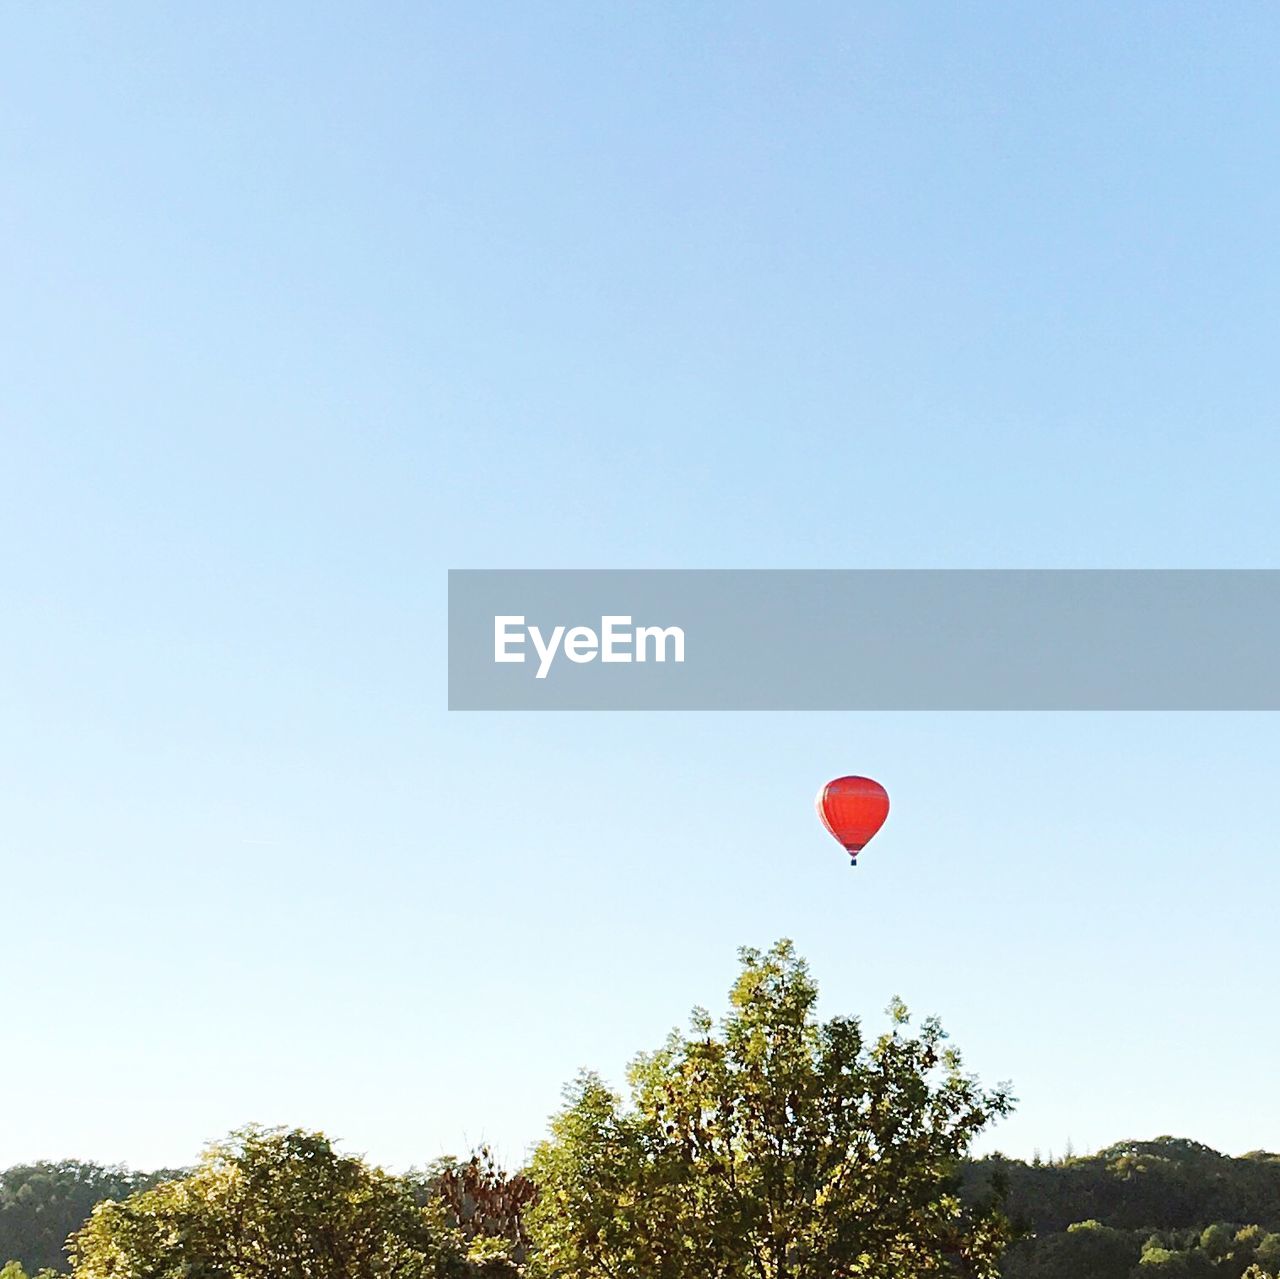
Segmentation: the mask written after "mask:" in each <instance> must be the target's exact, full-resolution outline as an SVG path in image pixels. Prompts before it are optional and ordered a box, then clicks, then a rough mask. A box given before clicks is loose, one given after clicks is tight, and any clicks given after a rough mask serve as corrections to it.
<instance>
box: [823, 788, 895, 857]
mask: <svg viewBox="0 0 1280 1279" xmlns="http://www.w3.org/2000/svg"><path fill="white" fill-rule="evenodd" d="M818 816H819V817H821V818H822V824H823V825H824V826H825V827H826V828H827V829H828V830H829V831H830V832H831V833H832V835H834V836H835V837H836V839H837V840H839V841H840V843H841V844H842V845H843V846H844V848H845V850H846V851H847V852H848V854H849V857H850V858H851V861H850V863H849V864H850V865H851V866H856V865H857V864H858V854H859V853H860V852H861V851H862V850H863V848H865V847H866V845H867V842H868V841H869V840H870V839H871V837H872V836H873V835H874V834H875V833H876V831H878V830H879V829H880V827H881V826H883V825H884V819H885V818H886V817H888V816H889V792H888V791H886V790H885V788H884V787H883V786H881V785H880V783H879V782H873V781H872V780H871V778H869V777H837V778H836V779H835V781H833V782H828V783H827V784H826V785H825V786H824V787H823V788H822V789H821V790H820V791H819V792H818Z"/></svg>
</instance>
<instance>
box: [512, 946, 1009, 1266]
mask: <svg viewBox="0 0 1280 1279" xmlns="http://www.w3.org/2000/svg"><path fill="white" fill-rule="evenodd" d="M741 960H742V972H741V975H740V976H739V978H738V980H737V982H736V984H735V985H734V987H733V989H732V991H731V995H730V999H731V1010H730V1012H729V1014H728V1016H727V1017H726V1018H725V1020H724V1021H723V1022H722V1024H721V1025H720V1027H719V1028H718V1029H717V1028H716V1027H715V1026H714V1025H713V1023H712V1020H711V1018H710V1017H709V1016H708V1014H707V1013H705V1012H703V1011H701V1010H698V1011H695V1013H694V1015H693V1019H692V1024H691V1030H690V1033H689V1034H688V1035H687V1036H682V1035H680V1034H678V1033H673V1034H672V1036H671V1037H670V1039H669V1040H668V1042H667V1044H666V1046H665V1047H664V1048H662V1049H660V1050H659V1051H657V1052H655V1053H651V1054H648V1055H644V1056H641V1057H639V1058H638V1059H637V1060H636V1062H635V1063H634V1065H633V1067H632V1069H631V1072H630V1089H631V1104H630V1105H629V1106H624V1105H623V1104H622V1102H621V1101H620V1099H619V1098H618V1097H616V1096H615V1095H614V1094H613V1093H612V1092H610V1090H609V1089H608V1088H607V1087H606V1086H605V1085H604V1084H603V1083H602V1082H601V1081H600V1079H599V1078H598V1077H596V1076H595V1075H592V1074H584V1075H583V1076H581V1077H580V1078H579V1080H578V1081H577V1083H576V1084H575V1085H574V1086H573V1087H572V1088H571V1089H570V1091H569V1093H568V1096H567V1103H568V1104H567V1105H566V1107H565V1109H564V1110H563V1111H562V1112H561V1113H560V1114H559V1115H558V1116H557V1117H556V1118H555V1119H554V1120H553V1123H552V1132H551V1136H550V1138H549V1139H548V1140H547V1141H546V1142H545V1143H544V1144H543V1145H542V1146H541V1147H540V1148H539V1150H538V1151H537V1153H536V1155H535V1158H534V1161H533V1169H532V1175H533V1178H534V1180H535V1181H536V1182H537V1184H538V1186H539V1190H540V1195H539V1199H538V1202H537V1204H536V1205H535V1206H534V1207H533V1209H532V1210H531V1213H530V1228H531V1232H532V1235H533V1240H534V1243H535V1245H536V1251H535V1253H534V1255H533V1267H534V1270H535V1272H536V1273H537V1274H539V1275H542V1276H547V1277H548V1279H561V1277H563V1279H569V1277H572V1279H597V1277H600V1279H606V1277H607V1279H686V1277H687V1279H738V1277H739V1276H743V1277H744V1279H745V1277H747V1276H750V1277H752V1279H819V1277H820V1279H843V1277H845V1276H848V1277H850V1279H852V1277H853V1276H859V1277H865V1279H881V1277H883V1279H890V1277H892V1279H901V1276H904V1275H911V1276H913V1277H914V1276H926V1275H974V1276H983V1275H991V1274H994V1273H995V1262H996V1258H997V1257H998V1255H999V1253H1000V1251H1001V1248H1002V1247H1003V1245H1004V1243H1005V1240H1006V1232H1005V1226H1004V1222H1003V1219H1002V1217H1001V1216H1000V1214H999V1213H998V1211H996V1209H995V1206H994V1205H992V1204H983V1205H970V1206H968V1207H966V1206H965V1205H964V1204H963V1203H962V1201H961V1199H960V1198H959V1196H958V1195H957V1194H956V1193H955V1176H954V1174H955V1172H956V1168H957V1165H958V1162H959V1160H960V1158H961V1157H962V1156H963V1154H964V1153H965V1151H966V1149H967V1148H968V1146H969V1144H970V1142H971V1141H972V1140H973V1138H974V1137H975V1136H976V1135H977V1133H978V1132H980V1131H981V1130H982V1129H983V1128H984V1127H985V1126H986V1125H987V1123H988V1122H989V1121H990V1120H991V1119H993V1118H994V1117H996V1116H998V1115H1002V1114H1004V1113H1005V1112H1006V1111H1007V1110H1008V1109H1009V1108H1010V1105H1011V1101H1010V1098H1009V1096H1008V1093H1007V1092H1006V1091H1004V1090H1001V1089H998V1090H996V1091H994V1092H984V1091H983V1090H981V1089H980V1088H979V1087H978V1085H977V1084H976V1083H975V1081H974V1080H973V1079H971V1078H970V1077H969V1076H967V1075H965V1074H964V1073H963V1072H962V1069H961V1062H960V1058H959V1056H958V1055H957V1054H956V1053H955V1051H954V1050H952V1049H949V1048H947V1047H945V1045H944V1043H943V1040H944V1035H943V1032H942V1029H941V1027H940V1026H939V1025H938V1023H937V1022H936V1021H933V1020H929V1021H926V1022H924V1023H923V1024H922V1026H921V1027H920V1030H919V1032H918V1034H914V1035H913V1034H911V1033H909V1019H908V1016H907V1012H906V1009H905V1008H903V1007H902V1006H901V1005H900V1004H896V1003H895V1005H893V1007H892V1009H891V1014H892V1022H893V1024H892V1028H891V1029H890V1030H889V1031H888V1032H887V1033H885V1034H884V1035H882V1036H881V1037H880V1038H879V1039H877V1040H876V1041H875V1042H874V1043H872V1044H870V1045H869V1044H868V1043H867V1042H866V1040H865V1039H864V1037H863V1033H862V1029H861V1027H860V1025H859V1023H858V1022H857V1021H856V1020H853V1019H850V1018H841V1017H837V1018H833V1019H832V1020H830V1021H826V1022H819V1021H818V1020H817V1017H816V1015H815V1002H816V999H817V989H816V987H815V985H814V983H813V981H812V979H811V978H810V976H809V973H808V970H807V968H806V966H805V965H804V963H803V962H802V961H801V960H800V959H799V958H797V956H796V954H795V952H794V950H793V949H792V947H791V944H790V943H789V942H780V943H778V945H776V946H775V947H774V948H773V949H772V950H770V951H769V952H768V953H767V954H761V953H760V952H758V951H755V950H744V951H742V952H741Z"/></svg>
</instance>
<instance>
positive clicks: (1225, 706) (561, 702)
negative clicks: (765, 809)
mask: <svg viewBox="0 0 1280 1279" xmlns="http://www.w3.org/2000/svg"><path fill="white" fill-rule="evenodd" d="M449 707H450V709H451V710H521V711H530V710H548V711H552V710H556V711H563V710H613V711H620V710H625V711H641V710H703V711H733V710H743V711H748V710H749V711H761V710H771V711H821V710H846V711H849V710H1131V711H1139V710H1144V711H1146V710H1277V709H1280V571H1277V570H1253V569H1240V570H990V571H988V570H887V569H855V570H848V571H845V570H825V569H824V570H794V571H793V570H760V571H755V570H670V571H669V570H618V571H612V570H611V571H603V570H559V569H549V570H536V571H524V570H511V571H508V570H453V571H451V572H450V574H449Z"/></svg>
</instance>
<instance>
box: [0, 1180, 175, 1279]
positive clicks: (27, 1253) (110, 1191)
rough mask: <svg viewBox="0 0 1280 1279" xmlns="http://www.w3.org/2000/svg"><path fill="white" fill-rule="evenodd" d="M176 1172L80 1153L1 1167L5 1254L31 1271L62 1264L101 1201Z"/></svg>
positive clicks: (0, 1249)
mask: <svg viewBox="0 0 1280 1279" xmlns="http://www.w3.org/2000/svg"><path fill="white" fill-rule="evenodd" d="M175 1175H177V1174H176V1173H174V1172H172V1171H163V1172H155V1173H134V1172H130V1171H129V1170H128V1169H127V1168H123V1167H120V1166H113V1167H103V1166H102V1165H101V1164H95V1163H82V1162H79V1161H77V1160H74V1159H64V1160H61V1161H60V1162H43V1163H34V1164H20V1165H18V1166H16V1167H13V1168H9V1169H6V1170H5V1171H4V1172H0V1259H3V1258H14V1259H15V1260H16V1261H18V1262H19V1263H20V1264H21V1266H22V1268H23V1269H24V1270H25V1271H26V1272H27V1273H29V1274H34V1273H35V1272H37V1271H40V1270H42V1269H56V1268H57V1267H60V1266H62V1265H64V1264H65V1260H66V1254H65V1251H64V1247H65V1244H66V1241H67V1236H68V1235H69V1234H71V1232H72V1231H73V1230H76V1229H78V1228H79V1227H80V1226H81V1225H82V1224H83V1223H84V1221H85V1219H86V1218H87V1217H88V1216H89V1214H90V1213H91V1212H92V1211H93V1207H94V1205H95V1204H97V1203H100V1202H101V1201H102V1200H104V1199H123V1198H125V1197H126V1196H128V1195H131V1194H133V1193H134V1191H137V1190H144V1189H146V1188H147V1187H148V1186H152V1185H155V1183H156V1182H157V1181H161V1180H164V1179H165V1178H167V1177H171V1176H175ZM3 1274H4V1271H2V1270H0V1275H3ZM6 1279H17V1276H16V1275H14V1276H6Z"/></svg>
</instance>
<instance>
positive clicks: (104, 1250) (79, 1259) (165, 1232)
mask: <svg viewBox="0 0 1280 1279" xmlns="http://www.w3.org/2000/svg"><path fill="white" fill-rule="evenodd" d="M72 1255H73V1260H74V1272H73V1273H74V1275H75V1276H76V1279H283V1277H284V1276H288V1277H290V1279H444V1277H445V1276H455V1275H462V1274H464V1273H465V1271H466V1267H465V1264H464V1261H463V1258H462V1251H461V1246H460V1243H459V1241H458V1240H457V1238H456V1236H455V1235H454V1234H453V1233H452V1232H451V1231H450V1230H449V1229H448V1228H447V1226H446V1225H445V1224H444V1221H443V1214H442V1211H441V1210H440V1208H439V1206H438V1205H435V1204H422V1203H420V1202H419V1201H418V1199H417V1198H416V1197H415V1195H414V1191H413V1187H412V1185H411V1184H410V1183H408V1182H407V1181H405V1180H403V1179H400V1178H396V1177H392V1176H390V1175H388V1174H387V1173H384V1172H382V1171H381V1170H379V1169H376V1168H371V1167H369V1166H368V1165H367V1164H365V1163H364V1162H363V1160H361V1159H358V1158H353V1157H351V1156H344V1155H340V1154H338V1153H337V1152H336V1151H335V1150H334V1149H333V1146H332V1145H331V1144H330V1142H329V1141H328V1139H327V1138H326V1137H325V1136H324V1135H323V1134H321V1133H308V1132H302V1131H298V1130H289V1131H287V1130H283V1129H267V1130H264V1129H246V1130H245V1131H243V1132H240V1133H237V1134H234V1135H233V1136H232V1137H231V1138H230V1139H229V1140H228V1141H227V1142H225V1143H222V1144H219V1145H215V1146H212V1147H210V1148H209V1150H208V1151H206V1153H205V1155H204V1157H203V1159H202V1160H201V1162H200V1165H199V1167H198V1168H197V1169H196V1170H195V1171H194V1172H193V1173H191V1174H190V1175H189V1176H186V1177H183V1178H180V1179H177V1180H173V1181H168V1182H164V1183H162V1184H160V1185H157V1186H155V1187H153V1188H152V1189H150V1190H145V1191H142V1192H140V1193H138V1194H135V1195H132V1196H130V1197H129V1198H128V1199H126V1200H125V1201H124V1202H122V1203H119V1202H114V1201H108V1202H106V1203H103V1204H100V1205H99V1206H98V1207H97V1208H96V1209H95V1210H94V1213H93V1216H92V1217H91V1218H90V1219H89V1222H88V1224H87V1225H86V1226H85V1227H84V1228H83V1229H82V1230H81V1231H80V1232H79V1233H78V1234H77V1235H76V1236H75V1237H74V1238H73V1241H72Z"/></svg>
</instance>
